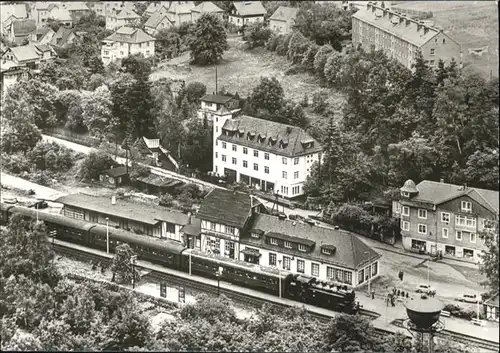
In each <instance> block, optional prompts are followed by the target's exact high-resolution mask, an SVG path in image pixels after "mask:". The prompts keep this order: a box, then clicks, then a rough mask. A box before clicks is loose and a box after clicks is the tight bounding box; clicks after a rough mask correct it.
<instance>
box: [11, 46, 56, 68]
mask: <svg viewBox="0 0 500 353" xmlns="http://www.w3.org/2000/svg"><path fill="white" fill-rule="evenodd" d="M56 57H57V54H56V52H55V51H54V50H53V49H52V48H51V47H50V46H48V45H46V44H38V43H33V44H28V45H23V46H20V47H12V48H9V49H7V50H6V51H5V52H4V53H2V66H6V67H13V66H25V67H27V68H30V69H34V70H36V69H38V67H39V65H40V64H41V63H43V62H46V61H50V60H53V59H55V58H56Z"/></svg>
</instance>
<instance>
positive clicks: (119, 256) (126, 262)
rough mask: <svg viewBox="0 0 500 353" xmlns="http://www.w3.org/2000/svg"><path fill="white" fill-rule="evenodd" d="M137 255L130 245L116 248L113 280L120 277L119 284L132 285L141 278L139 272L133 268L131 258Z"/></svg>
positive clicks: (112, 268) (112, 269)
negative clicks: (133, 280) (133, 281)
mask: <svg viewBox="0 0 500 353" xmlns="http://www.w3.org/2000/svg"><path fill="white" fill-rule="evenodd" d="M134 255H135V252H134V250H132V248H131V247H130V245H128V244H121V245H118V246H117V247H116V248H115V256H114V257H113V262H112V264H111V271H112V272H113V278H114V277H115V275H116V276H117V277H118V282H119V283H131V282H132V279H135V280H136V281H137V280H138V279H139V278H140V275H139V272H138V271H137V270H136V269H135V268H134V266H132V262H131V258H132V256H134Z"/></svg>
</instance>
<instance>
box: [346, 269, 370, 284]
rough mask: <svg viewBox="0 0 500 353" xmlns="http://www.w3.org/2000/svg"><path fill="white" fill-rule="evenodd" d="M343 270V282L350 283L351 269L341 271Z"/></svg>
mask: <svg viewBox="0 0 500 353" xmlns="http://www.w3.org/2000/svg"><path fill="white" fill-rule="evenodd" d="M374 265H377V264H374ZM343 272H344V283H346V284H352V272H351V271H343Z"/></svg>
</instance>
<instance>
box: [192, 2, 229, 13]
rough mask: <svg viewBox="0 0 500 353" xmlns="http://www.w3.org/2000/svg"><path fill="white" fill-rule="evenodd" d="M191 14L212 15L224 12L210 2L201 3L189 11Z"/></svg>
mask: <svg viewBox="0 0 500 353" xmlns="http://www.w3.org/2000/svg"><path fill="white" fill-rule="evenodd" d="M191 11H192V12H200V13H214V12H224V10H222V9H221V8H220V7H219V6H217V5H215V4H214V3H213V2H211V1H203V2H202V3H200V4H198V5H197V6H195V7H194V8H193V9H191Z"/></svg>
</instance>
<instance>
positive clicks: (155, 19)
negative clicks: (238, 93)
mask: <svg viewBox="0 0 500 353" xmlns="http://www.w3.org/2000/svg"><path fill="white" fill-rule="evenodd" d="M165 17H166V18H167V19H168V20H169V22H172V21H170V19H169V18H168V16H167V14H166V13H164V12H161V11H160V12H154V13H153V14H152V15H151V17H149V18H148V20H147V21H146V23H145V24H144V26H145V27H151V28H156V27H158V25H159V24H160V22H161V21H163V19H164V18H165Z"/></svg>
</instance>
